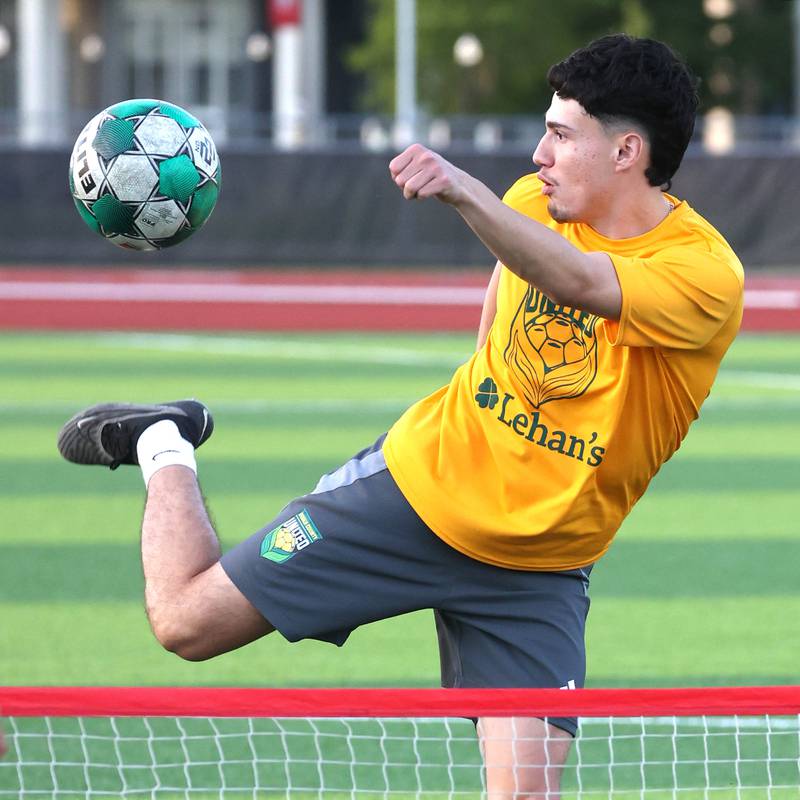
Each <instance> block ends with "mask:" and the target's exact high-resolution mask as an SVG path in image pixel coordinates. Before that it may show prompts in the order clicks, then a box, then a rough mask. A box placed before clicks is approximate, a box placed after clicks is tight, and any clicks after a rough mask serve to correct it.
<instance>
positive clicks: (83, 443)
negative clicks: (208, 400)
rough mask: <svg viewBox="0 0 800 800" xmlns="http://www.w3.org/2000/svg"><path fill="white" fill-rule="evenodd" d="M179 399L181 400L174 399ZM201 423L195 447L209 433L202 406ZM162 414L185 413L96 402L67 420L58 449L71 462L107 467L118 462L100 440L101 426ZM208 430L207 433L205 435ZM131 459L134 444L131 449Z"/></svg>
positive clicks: (168, 406) (159, 407)
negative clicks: (202, 422)
mask: <svg viewBox="0 0 800 800" xmlns="http://www.w3.org/2000/svg"><path fill="white" fill-rule="evenodd" d="M178 402H183V401H178ZM203 412H204V414H203V416H204V426H203V430H202V431H201V433H200V436H199V437H198V442H197V444H196V445H195V446H196V447H199V446H200V445H201V444H202V443H203V442H204V441H205V440H206V439H207V438H208V436H209V435H210V431H209V422H210V415H209V414H208V410H207V409H206V408H205V407H203ZM165 414H171V415H173V416H185V417H188V416H189V415H188V414H186V412H185V411H183V410H182V409H181V408H180V407H179V406H178V405H177V403H176V404H172V403H165V404H163V405H156V406H153V405H135V404H133V403H100V404H98V405H95V406H91V407H90V408H86V409H84V410H83V411H79V412H78V413H77V414H75V416H74V417H72V418H71V419H69V420H67V422H66V423H65V424H64V426H63V427H62V428H61V431H60V432H59V434H58V451H59V452H60V453H61V455H62V456H63V457H64V458H65V459H66V460H67V461H70V462H72V463H73V464H91V465H99V466H104V467H111V466H113V465H114V464H118V463H119V461H118V460H117V459H115V458H114V457H113V456H112V455H111V454H110V453H108V452H107V451H106V450H105V448H104V447H103V444H102V442H101V439H100V437H101V433H102V430H103V427H104V426H105V425H107V424H108V423H110V422H124V421H126V420H128V419H136V418H141V417H147V416H152V417H164V416H165ZM207 432H208V434H207ZM133 457H134V458H135V447H134V450H133Z"/></svg>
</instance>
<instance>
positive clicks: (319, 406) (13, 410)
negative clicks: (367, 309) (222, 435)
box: [0, 397, 419, 415]
mask: <svg viewBox="0 0 800 800" xmlns="http://www.w3.org/2000/svg"><path fill="white" fill-rule="evenodd" d="M203 399H204V401H205V400H207V398H203ZM418 399H419V398H417V397H379V398H375V397H372V398H370V397H365V398H356V397H354V398H330V399H313V400H306V399H299V400H272V399H269V398H265V399H263V400H262V399H256V400H213V399H211V400H208V405H209V406H210V407H211V410H212V411H213V412H218V411H222V412H226V413H229V414H265V413H270V412H275V413H281V414H310V413H314V412H320V413H331V414H339V413H341V414H352V413H353V412H354V411H361V412H365V413H367V412H382V411H387V412H388V411H404V410H405V409H406V408H408V407H409V406H410V405H411V404H412V403H413V402H415V401H416V400H418ZM82 405H85V403H81V402H80V401H78V402H75V403H70V402H66V401H63V400H56V401H52V402H50V401H44V402H36V401H32V402H30V403H21V402H20V403H14V402H9V403H0V415H1V414H20V413H24V414H74V413H75V412H76V411H79V410H80V408H81V406H82Z"/></svg>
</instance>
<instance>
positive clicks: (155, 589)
mask: <svg viewBox="0 0 800 800" xmlns="http://www.w3.org/2000/svg"><path fill="white" fill-rule="evenodd" d="M220 555H221V550H220V546H219V540H218V539H217V535H216V532H215V531H214V528H213V526H212V524H211V521H210V520H209V518H208V513H207V512H206V508H205V504H204V502H203V497H202V495H201V493H200V487H199V485H198V483H197V478H196V476H195V475H194V473H193V472H192V470H190V469H188V468H186V467H182V466H170V467H165V468H163V469H161V470H159V471H158V472H156V473H155V474H154V475H153V476H152V478H151V479H150V483H149V485H148V492H147V501H146V503H145V511H144V519H143V521H142V567H143V570H144V579H145V606H146V609H147V616H148V619H149V620H150V626H151V627H152V629H153V633H154V634H155V635H156V638H157V639H158V640H159V642H161V644H162V645H163V646H164V647H165V648H166V649H168V650H171V651H173V652H175V653H177V654H178V655H180V656H181V657H183V658H187V659H189V660H203V659H205V658H211V657H212V656H215V655H218V654H220V653H224V652H226V651H228V650H232V649H235V648H236V647H241V646H242V645H243V644H246V643H247V642H250V641H252V640H253V639H256V638H259V637H260V636H263V635H264V634H266V633H269V632H270V631H271V630H273V628H272V626H271V625H270V624H269V623H268V622H267V621H266V620H265V619H264V618H263V617H262V616H261V615H260V614H259V613H258V611H257V610H256V609H255V608H254V607H253V606H252V605H251V604H250V603H249V602H248V600H247V599H246V598H245V597H244V596H243V595H242V594H241V592H239V590H238V589H237V588H236V587H235V586H234V585H233V583H232V582H231V581H230V579H229V578H228V577H227V575H226V574H225V573H224V571H223V570H222V567H221V566H220V565H219V558H220Z"/></svg>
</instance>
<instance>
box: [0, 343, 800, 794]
mask: <svg viewBox="0 0 800 800" xmlns="http://www.w3.org/2000/svg"><path fill="white" fill-rule="evenodd" d="M473 342H474V339H473V337H471V336H469V337H467V336H457V335H411V334H408V335H370V336H368V337H367V336H365V335H354V334H326V335H307V336H303V335H288V334H287V335H284V334H282V335H280V336H255V335H254V336H222V335H207V336H203V335H191V336H190V335H186V336H183V335H172V336H170V335H164V336H160V335H154V334H148V335H143V334H142V335H136V334H118V333H117V334H59V335H45V334H40V335H33V334H32V335H4V336H2V337H1V338H0V386H1V387H2V390H0V392H1V393H0V508H2V525H0V553H1V554H2V555H1V556H0V619H1V620H2V623H1V624H0V682H1V683H3V684H6V685H33V684H42V685H57V684H61V685H77V684H85V685H145V686H146V685H173V684H174V685H226V686H227V685H242V686H344V685H348V686H390V685H393V686H435V685H437V682H438V656H437V653H436V643H435V634H434V631H433V624H432V617H431V614H430V613H429V612H421V613H417V614H413V615H409V616H408V617H404V618H399V619H393V620H388V621H386V622H382V623H378V624H375V625H372V626H368V627H365V628H363V629H360V630H357V631H355V632H354V634H353V635H352V636H351V639H350V641H349V642H348V643H347V644H346V646H345V647H343V648H341V649H337V648H335V647H333V646H331V645H327V644H321V643H318V642H303V643H299V644H294V645H290V644H288V643H286V642H284V641H283V640H282V639H280V637H279V636H278V635H277V634H274V635H272V636H270V637H267V638H266V639H264V640H262V641H260V642H256V643H254V644H252V645H250V646H248V647H246V648H244V649H242V650H240V651H238V652H235V653H231V654H228V655H225V656H222V657H220V658H218V659H214V660H212V661H209V662H205V663H201V664H195V663H187V662H182V661H180V660H179V659H178V658H176V657H175V656H173V655H170V654H168V653H166V652H164V651H162V650H161V649H160V647H159V646H158V645H157V644H156V642H155V640H154V639H153V637H152V636H151V634H150V632H149V629H148V626H147V622H146V619H145V615H144V611H143V608H142V577H141V567H140V563H139V555H138V545H137V540H138V525H139V520H140V515H141V509H142V503H143V494H144V493H143V486H142V482H141V477H140V475H139V474H138V470H134V469H124V468H123V469H120V470H118V471H116V472H114V473H112V472H110V471H108V470H105V469H101V468H87V467H77V466H75V465H71V464H67V463H66V462H64V461H62V460H61V459H60V457H59V455H58V453H57V451H56V447H55V440H56V434H57V431H58V429H59V427H60V425H61V424H62V423H63V422H64V421H65V420H66V419H67V418H68V417H69V416H70V415H71V414H72V413H74V412H75V411H77V410H78V409H80V408H82V407H84V406H86V405H89V404H91V403H95V402H100V401H104V400H113V399H117V400H126V401H158V400H171V399H178V398H181V397H187V396H196V397H198V398H201V399H202V400H204V401H205V402H206V403H207V404H208V405H209V406H210V408H211V409H212V411H213V413H214V416H215V420H216V431H215V434H214V437H213V438H212V439H211V441H210V442H209V443H208V444H207V445H205V446H204V447H203V448H202V450H201V451H200V452H199V455H198V463H199V467H200V477H201V479H202V483H203V487H204V491H205V494H206V497H207V499H208V503H209V506H210V508H211V511H212V514H213V516H214V519H215V521H216V524H217V528H218V530H219V533H220V537H221V539H222V542H223V547H224V548H228V547H231V546H232V545H234V544H235V543H236V542H238V541H239V540H240V539H242V538H244V537H245V536H247V535H249V534H250V533H252V532H253V531H255V530H258V529H259V528H260V527H261V526H262V525H264V524H266V523H267V522H268V521H269V520H270V519H271V518H272V516H273V515H274V514H275V513H276V512H277V511H278V510H279V509H280V508H281V507H282V506H283V505H284V504H285V503H286V502H287V501H288V500H289V499H291V498H292V497H293V496H295V495H297V494H300V493H304V492H305V491H308V490H309V489H310V488H311V487H313V485H314V484H315V482H316V480H317V478H318V477H319V475H320V474H321V473H323V472H326V471H328V470H330V469H332V468H335V467H336V466H338V465H339V464H340V463H342V462H343V461H344V460H346V459H347V458H348V457H349V456H350V455H352V454H353V453H355V452H356V451H358V450H360V449H361V448H362V447H364V446H366V445H368V444H370V443H371V442H372V441H373V440H374V439H375V438H376V437H377V436H378V435H379V434H380V433H381V432H382V431H384V430H385V429H386V428H387V427H388V426H389V425H391V423H392V422H393V420H394V419H396V418H397V416H398V415H399V414H400V413H401V412H402V410H403V409H404V408H405V407H407V406H408V405H409V404H410V403H412V402H413V401H414V400H415V399H417V398H418V397H420V396H422V395H423V394H425V393H427V392H429V391H433V390H434V389H436V388H438V387H439V386H440V385H441V384H442V383H443V382H445V381H447V379H448V377H449V375H450V374H451V373H452V370H453V369H454V367H455V366H457V365H458V364H459V363H460V362H461V361H463V360H465V359H466V358H467V357H468V355H469V353H470V350H471V348H472V347H473ZM798 364H800V337H790V336H784V337H782V336H741V337H740V338H739V339H738V340H737V342H736V343H735V344H734V346H733V348H732V350H731V352H730V353H729V355H728V356H727V358H726V360H725V362H724V364H723V367H722V370H721V372H720V375H719V379H718V381H717V384H716V385H715V388H714V390H713V392H712V395H711V397H710V399H709V400H708V401H707V403H706V405H705V406H704V408H703V411H702V414H701V418H700V420H699V421H698V422H696V423H695V424H694V426H693V427H692V430H691V431H690V434H689V437H688V439H687V440H686V442H685V444H684V445H683V447H682V448H681V449H680V450H679V452H678V453H677V454H676V455H675V457H674V458H673V459H672V460H671V461H670V462H669V463H668V464H666V465H665V466H664V467H663V469H662V470H661V472H660V473H659V475H658V476H656V478H655V480H654V481H653V483H652V485H651V487H650V489H649V490H648V492H647V494H646V495H645V497H644V499H643V500H642V501H641V502H640V504H639V505H638V506H637V507H636V508H635V509H634V511H633V512H632V514H631V516H630V517H629V519H628V520H627V521H626V523H625V524H624V526H623V528H622V530H621V531H620V533H619V534H618V537H617V540H616V542H615V543H614V545H613V547H612V549H611V551H610V553H609V554H608V555H607V556H606V557H605V558H604V559H602V560H601V562H600V563H599V564H598V565H597V566H596V567H595V569H594V572H593V575H592V588H591V596H592V611H591V613H590V616H589V624H588V631H587V647H588V685H589V686H632V687H638V686H686V685H746V684H785V683H796V682H797V660H798V655H800V651H799V650H798V644H797V643H798V642H800V594H799V593H798V592H797V581H796V571H797V567H796V565H797V564H800V537H798V536H797V519H798V510H800V508H798V506H799V505H800V504H799V503H798V500H797V497H798V495H797V487H798V486H800V459H798V458H797V455H796V449H797V443H798V441H800V417H799V416H798V412H800V373H799V372H798V366H797V365H798ZM320 611H321V613H324V609H320ZM795 738H797V737H796V735H795ZM0 774H2V771H0ZM2 788H3V787H2V778H1V777H0V796H2ZM160 796H161V795H160ZM165 796H166V795H165ZM176 796H178V795H176ZM179 796H183V795H179ZM193 796H195V797H196V796H198V795H193ZM210 796H217V795H210ZM231 796H233V795H231ZM430 796H433V795H430ZM619 796H620V797H623V796H625V795H622V794H620V795H619ZM636 796H638V795H636ZM664 796H665V797H667V796H670V797H672V795H671V794H665V795H664ZM697 796H698V798H699V797H700V796H703V797H705V796H706V795H697ZM708 796H711V797H715V798H716V797H718V798H720V800H726V799H727V797H731V798H732V797H734V796H735V797H737V798H739V797H741V798H745V797H746V798H748V800H749V797H750V795H748V794H747V793H742V794H730V795H725V794H721V795H718V794H712V795H708ZM756 796H759V795H753V797H756ZM772 796H773V797H781V798H782V797H783V795H780V794H773V795H772ZM786 796H787V797H788V796H789V795H788V794H787V795H786ZM647 797H648V798H652V800H656V798H658V800H660V796H659V795H657V794H653V795H647ZM680 797H681V798H686V800H693V798H694V796H693V795H691V794H685V795H684V794H681V795H680Z"/></svg>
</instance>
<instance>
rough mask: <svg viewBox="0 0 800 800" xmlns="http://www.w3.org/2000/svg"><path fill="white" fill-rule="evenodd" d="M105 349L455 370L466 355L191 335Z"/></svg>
mask: <svg viewBox="0 0 800 800" xmlns="http://www.w3.org/2000/svg"><path fill="white" fill-rule="evenodd" d="M97 341H98V342H99V343H100V344H101V345H103V346H108V347H124V348H128V349H131V350H156V351H159V350H160V351H165V352H184V353H194V354H197V353H206V354H210V355H236V356H244V357H249V358H271V359H279V360H285V361H337V362H341V361H347V362H356V363H365V364H400V365H404V366H426V365H429V366H443V367H448V366H449V367H456V366H458V365H459V364H461V363H463V362H464V361H466V360H467V358H468V357H469V353H464V354H463V355H460V356H459V355H455V354H450V353H424V352H420V351H418V350H413V349H411V348H407V347H388V346H382V347H375V346H372V345H360V344H344V343H331V344H329V345H328V344H323V343H319V342H300V341H297V340H295V341H292V340H291V339H285V338H280V337H272V338H270V339H246V338H239V337H228V336H193V335H191V334H160V333H159V334H155V333H154V334H148V333H132V334H124V333H119V334H118V333H112V334H106V335H101V336H99V337H97Z"/></svg>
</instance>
